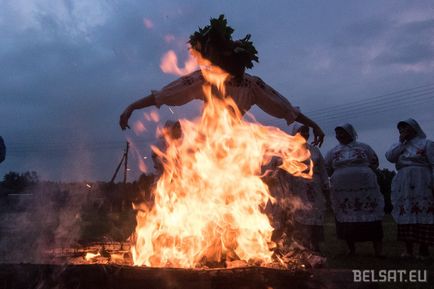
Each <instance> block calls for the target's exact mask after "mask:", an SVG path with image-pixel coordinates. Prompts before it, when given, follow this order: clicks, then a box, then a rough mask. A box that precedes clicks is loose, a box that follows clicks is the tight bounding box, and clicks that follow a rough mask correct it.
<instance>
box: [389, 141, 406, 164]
mask: <svg viewBox="0 0 434 289" xmlns="http://www.w3.org/2000/svg"><path fill="white" fill-rule="evenodd" d="M404 149H405V145H404V144H402V143H395V144H393V145H392V146H391V147H390V148H389V150H388V151H387V152H386V159H387V160H388V161H389V162H391V163H397V162H398V159H399V156H400V155H401V154H402V152H403V151H404Z"/></svg>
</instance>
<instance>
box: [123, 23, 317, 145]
mask: <svg viewBox="0 0 434 289" xmlns="http://www.w3.org/2000/svg"><path fill="white" fill-rule="evenodd" d="M233 31H234V30H233V29H232V28H231V27H229V26H227V21H226V19H225V18H224V16H223V15H221V16H220V17H219V18H218V19H216V18H214V19H211V20H210V25H207V26H205V27H204V28H201V29H199V31H197V32H195V33H193V34H192V35H191V36H190V41H189V43H190V45H191V49H192V51H194V52H195V53H193V55H195V54H197V53H198V54H199V55H201V57H203V58H205V59H207V60H209V61H211V63H212V64H213V65H215V66H217V67H219V68H221V69H222V70H224V71H225V72H227V73H228V74H229V77H228V78H227V80H226V82H225V88H226V95H230V96H231V97H232V98H233V100H234V101H235V103H236V104H237V106H238V108H239V110H240V112H241V113H242V114H244V113H246V112H247V111H248V110H249V109H250V108H251V107H252V106H253V105H255V104H256V105H258V106H259V107H260V108H261V109H262V110H263V111H265V112H266V113H268V114H270V115H272V116H274V117H277V118H281V119H285V120H286V122H287V123H288V125H289V124H291V123H293V122H294V121H298V122H300V123H303V124H304V125H306V126H308V127H311V128H312V129H313V133H314V144H316V145H321V144H322V142H323V140H324V133H323V131H322V130H321V128H320V127H319V126H318V125H317V124H316V123H315V122H314V121H312V120H311V119H309V118H308V117H307V116H305V115H304V114H303V113H301V112H300V110H299V109H297V108H295V107H293V106H292V105H291V103H290V102H289V101H288V100H287V99H286V98H285V97H283V96H282V95H281V94H280V93H278V92H277V91H276V90H274V89H273V88H272V87H270V86H269V85H267V84H266V83H265V82H264V81H262V80H261V79H260V78H259V77H256V76H251V75H248V74H246V73H245V70H246V68H252V67H253V61H256V62H257V61H258V57H257V55H256V54H257V51H256V49H255V47H254V46H253V43H252V42H251V41H250V35H247V36H246V37H245V38H243V39H239V40H236V41H234V40H232V33H233ZM198 61H199V62H200V60H199V59H198ZM208 69H209V68H208ZM204 83H206V80H205V79H204V77H203V75H202V72H201V70H198V71H195V72H193V73H190V74H188V75H186V76H183V77H181V78H179V79H177V80H175V81H174V82H172V83H170V84H169V85H167V86H165V87H164V88H163V89H161V90H159V91H152V92H151V94H150V95H148V96H146V97H144V98H141V99H139V100H138V101H135V102H133V103H132V104H130V105H129V106H127V108H126V109H125V110H124V111H123V113H122V114H121V116H120V120H119V125H120V126H121V128H122V129H126V128H129V126H128V119H129V118H130V116H131V114H132V113H133V111H134V110H137V109H141V108H145V107H149V106H156V107H158V108H159V107H160V106H161V105H163V104H165V105H175V106H179V105H183V104H186V103H188V102H190V101H192V100H194V99H200V100H206V97H205V94H204V92H203V89H202V86H203V84H204Z"/></svg>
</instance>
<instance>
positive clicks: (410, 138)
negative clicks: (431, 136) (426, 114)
mask: <svg viewBox="0 0 434 289" xmlns="http://www.w3.org/2000/svg"><path fill="white" fill-rule="evenodd" d="M398 130H399V142H398V143H396V144H394V145H392V147H391V148H390V149H389V150H388V151H387V152H386V158H387V159H388V160H389V161H390V162H392V163H394V164H396V169H397V170H398V173H397V175H396V176H395V177H394V178H393V181H392V194H391V199H392V205H393V210H392V215H393V218H394V219H395V222H396V223H397V224H398V240H400V241H404V242H405V243H406V252H405V253H403V255H407V256H411V255H413V243H418V244H420V247H419V255H420V256H421V257H428V255H429V251H428V247H429V245H433V244H434V197H433V194H434V184H433V182H434V177H433V174H434V143H433V142H432V141H431V140H428V139H427V138H426V135H425V133H424V132H423V130H422V129H421V128H420V126H419V124H418V123H417V122H416V121H415V120H414V119H412V118H409V119H407V120H404V121H400V122H399V123H398Z"/></svg>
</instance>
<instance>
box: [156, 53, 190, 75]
mask: <svg viewBox="0 0 434 289" xmlns="http://www.w3.org/2000/svg"><path fill="white" fill-rule="evenodd" d="M160 68H161V70H162V71H163V72H164V73H170V74H174V75H178V76H183V75H186V74H189V73H191V72H193V71H195V70H197V68H198V66H197V63H196V60H195V59H194V58H193V56H192V55H191V54H189V57H188V59H187V60H186V61H185V63H184V68H180V67H179V66H178V56H176V53H175V52H174V51H173V50H169V51H168V52H166V54H164V55H163V57H162V58H161V64H160Z"/></svg>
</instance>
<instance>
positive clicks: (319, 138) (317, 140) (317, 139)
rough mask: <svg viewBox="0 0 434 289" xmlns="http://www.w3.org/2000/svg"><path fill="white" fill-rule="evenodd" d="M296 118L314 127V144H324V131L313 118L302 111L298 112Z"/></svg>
mask: <svg viewBox="0 0 434 289" xmlns="http://www.w3.org/2000/svg"><path fill="white" fill-rule="evenodd" d="M295 120H296V121H298V122H299V123H302V124H304V125H305V126H308V127H311V128H312V129H313V136H314V139H313V142H312V144H313V145H317V146H321V145H322V143H323V142H324V132H323V131H322V129H321V128H320V127H319V125H318V124H317V123H316V122H314V121H313V120H311V119H310V118H308V117H307V116H305V115H304V114H302V113H301V112H300V113H299V114H298V116H297V118H296V119H295Z"/></svg>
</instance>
